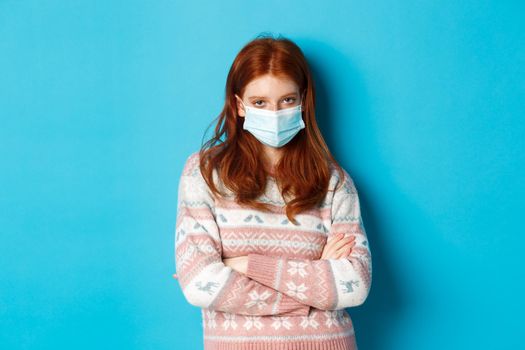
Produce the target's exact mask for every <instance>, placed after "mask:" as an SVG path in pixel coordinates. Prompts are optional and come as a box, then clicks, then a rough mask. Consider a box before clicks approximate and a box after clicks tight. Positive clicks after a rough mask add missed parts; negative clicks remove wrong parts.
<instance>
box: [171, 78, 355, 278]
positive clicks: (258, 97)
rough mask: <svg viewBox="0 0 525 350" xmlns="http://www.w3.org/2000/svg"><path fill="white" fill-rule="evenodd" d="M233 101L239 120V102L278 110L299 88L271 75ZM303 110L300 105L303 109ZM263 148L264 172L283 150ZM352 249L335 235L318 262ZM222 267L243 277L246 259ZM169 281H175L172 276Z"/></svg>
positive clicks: (296, 98)
mask: <svg viewBox="0 0 525 350" xmlns="http://www.w3.org/2000/svg"><path fill="white" fill-rule="evenodd" d="M235 96H236V98H237V114H238V115H239V118H244V116H245V115H246V113H245V111H244V107H243V105H242V103H241V101H243V102H244V104H245V105H247V106H252V107H255V108H262V109H268V110H273V111H275V110H279V109H283V108H290V107H294V106H297V105H298V104H299V103H300V102H301V95H300V92H299V86H297V84H296V83H295V82H294V81H293V80H291V79H286V78H279V77H276V76H273V75H269V74H267V75H264V76H261V77H259V78H257V79H254V80H252V81H251V82H250V83H249V84H248V85H246V88H245V90H244V94H243V95H242V96H238V95H235ZM303 107H304V105H303ZM262 145H263V148H264V154H263V160H264V162H265V166H266V167H267V169H272V168H273V167H274V166H275V164H277V162H278V161H279V159H280V157H281V156H282V154H283V152H284V150H283V149H282V148H276V147H271V146H268V145H265V144H262ZM354 245H355V237H354V236H352V235H348V234H343V233H340V234H336V235H332V236H330V237H329V238H328V241H327V243H326V245H325V246H324V248H323V252H322V254H321V259H341V258H344V257H347V256H348V255H349V254H350V253H351V252H352V247H353V246H354ZM223 262H224V264H225V265H227V266H230V267H231V268H232V269H234V270H236V271H238V272H240V273H243V274H245V273H246V269H247V267H248V257H247V256H246V255H243V256H238V257H234V258H226V259H223ZM173 277H175V278H177V276H176V275H174V276H173Z"/></svg>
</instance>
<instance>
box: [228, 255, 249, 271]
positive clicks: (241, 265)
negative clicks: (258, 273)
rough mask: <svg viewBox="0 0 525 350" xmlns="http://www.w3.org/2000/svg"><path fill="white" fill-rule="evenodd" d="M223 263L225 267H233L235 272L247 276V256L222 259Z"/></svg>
mask: <svg viewBox="0 0 525 350" xmlns="http://www.w3.org/2000/svg"><path fill="white" fill-rule="evenodd" d="M222 262H223V263H224V265H226V266H229V267H231V268H232V269H234V270H235V271H237V272H240V273H243V274H246V270H247V268H248V256H247V255H242V256H236V257H235V258H226V259H222Z"/></svg>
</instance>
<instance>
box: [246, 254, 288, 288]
mask: <svg viewBox="0 0 525 350" xmlns="http://www.w3.org/2000/svg"><path fill="white" fill-rule="evenodd" d="M279 259H282V258H279V257H277V256H267V255H261V254H255V253H250V254H248V264H247V267H246V276H247V277H249V278H251V279H253V280H255V281H257V282H260V283H262V284H264V285H266V286H268V287H272V288H273V289H276V287H277V286H275V277H276V274H277V272H278V271H277V270H278V266H277V265H278V263H279Z"/></svg>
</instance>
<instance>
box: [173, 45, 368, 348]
mask: <svg viewBox="0 0 525 350" xmlns="http://www.w3.org/2000/svg"><path fill="white" fill-rule="evenodd" d="M225 98H226V100H225V105H224V109H223V110H222V112H221V113H220V115H219V117H218V121H217V125H216V127H215V135H214V136H213V138H212V139H210V140H209V141H208V142H206V143H205V144H203V146H202V148H201V149H200V150H199V151H196V152H194V153H192V154H190V155H189V156H188V158H187V159H186V162H185V165H184V169H183V171H182V175H181V178H180V182H179V189H178V190H179V192H178V193H179V195H178V196H179V197H178V206H177V208H178V209H177V210H178V212H177V223H176V234H175V236H176V237H175V258H176V270H177V272H178V279H179V283H180V286H181V288H182V292H183V294H184V297H185V298H186V299H187V301H188V302H189V303H191V304H192V305H195V306H198V307H200V308H202V317H203V335H204V348H205V349H206V350H214V349H221V350H226V349H227V350H241V349H242V350H254V349H257V350H263V349H294V350H301V349H304V350H306V349H308V350H315V349H325V350H327V349H341V350H343V349H345V350H346V349H357V345H356V338H355V334H354V327H353V323H352V320H351V318H350V316H349V314H348V312H347V311H346V310H345V308H347V307H352V306H358V305H361V304H362V303H363V302H364V301H365V299H366V298H367V296H368V293H369V290H370V285H371V279H372V263H371V253H370V249H369V245H368V242H367V236H366V232H365V229H364V226H363V222H362V219H361V212H360V206H359V198H358V194H357V191H356V188H355V186H354V182H353V180H352V178H351V177H350V175H349V174H348V172H347V171H346V170H344V169H343V168H342V167H341V166H340V165H339V164H338V163H337V162H336V160H335V159H334V157H333V156H332V155H331V153H330V151H329V150H328V147H327V145H326V143H325V142H324V140H323V137H322V135H321V132H320V130H319V128H318V126H317V123H316V119H315V93H314V84H313V80H312V76H311V73H310V70H309V67H308V65H307V61H306V59H305V57H304V55H303V53H302V51H301V50H300V48H299V47H298V46H297V45H296V44H294V43H293V42H292V41H290V40H289V39H285V38H282V37H280V38H273V37H264V36H263V37H258V38H256V39H254V40H253V41H251V42H249V43H248V44H247V45H245V46H244V48H242V49H241V51H240V52H239V54H238V55H237V57H236V58H235V60H234V62H233V64H232V66H231V69H230V71H229V74H228V78H227V82H226V96H225Z"/></svg>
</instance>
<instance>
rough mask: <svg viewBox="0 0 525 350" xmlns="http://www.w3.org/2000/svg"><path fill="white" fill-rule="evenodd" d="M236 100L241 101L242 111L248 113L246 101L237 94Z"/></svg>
mask: <svg viewBox="0 0 525 350" xmlns="http://www.w3.org/2000/svg"><path fill="white" fill-rule="evenodd" d="M235 98H236V99H239V101H241V103H242V109H243V110H244V113H246V105H245V104H244V101H243V100H242V99H241V98H240V97H239V96H238V95H237V94H235Z"/></svg>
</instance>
